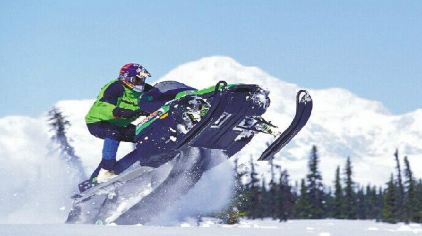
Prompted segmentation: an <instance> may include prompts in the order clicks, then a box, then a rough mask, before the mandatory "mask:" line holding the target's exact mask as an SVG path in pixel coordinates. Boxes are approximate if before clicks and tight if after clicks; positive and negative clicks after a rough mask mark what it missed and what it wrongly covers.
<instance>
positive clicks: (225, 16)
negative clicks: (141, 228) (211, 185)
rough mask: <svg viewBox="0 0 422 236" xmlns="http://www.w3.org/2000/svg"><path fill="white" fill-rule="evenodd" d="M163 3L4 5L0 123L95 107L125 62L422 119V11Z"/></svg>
mask: <svg viewBox="0 0 422 236" xmlns="http://www.w3.org/2000/svg"><path fill="white" fill-rule="evenodd" d="M157 2H158V1H124V0H123V1H81V0H73V1H1V2H0V92H1V95H0V107H1V109H0V117H1V116H6V115H32V116H34V115H39V114H41V113H42V112H45V111H46V110H48V109H49V107H51V106H52V105H53V104H54V103H55V102H56V101H58V100H63V99H86V98H95V97H96V96H97V93H98V91H99V88H100V87H101V86H102V85H103V84H105V83H106V82H108V81H109V80H111V79H113V78H115V77H116V75H117V72H118V70H119V68H120V66H121V65H122V64H124V63H127V62H139V63H141V64H144V65H145V66H146V67H147V68H148V69H149V71H150V72H151V73H152V74H153V76H154V77H155V78H159V77H160V76H162V75H164V74H165V73H166V72H168V71H169V70H170V69H172V68H174V67H175V66H177V65H179V64H182V63H185V62H188V61H192V60H197V59H199V58H202V57H206V56H213V55H224V56H230V57H233V58H234V59H236V60H237V61H239V62H240V63H242V64H244V65H253V66H258V67H260V68H262V69H263V70H265V71H267V72H268V73H270V74H272V75H274V76H276V77H278V78H281V79H283V80H285V81H288V82H292V83H296V84H298V85H300V86H303V87H309V88H329V87H342V88H346V89H348V90H351V91H352V92H353V93H355V94H357V95H359V96H361V97H364V98H368V99H373V100H378V101H381V102H382V103H384V105H385V106H386V107H387V108H388V109H389V110H390V111H391V112H393V113H395V114H399V113H403V112H409V111H413V110H415V109H417V108H422V93H421V91H422V14H421V13H422V2H421V1H381V0H380V1H247V0H246V1H245V0H244V1H222V0H221V1H220V0H217V1H162V2H160V3H157ZM198 79H200V78H198Z"/></svg>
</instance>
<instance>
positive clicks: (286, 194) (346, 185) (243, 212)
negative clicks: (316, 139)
mask: <svg viewBox="0 0 422 236" xmlns="http://www.w3.org/2000/svg"><path fill="white" fill-rule="evenodd" d="M394 157H395V161H396V171H395V173H394V174H392V175H391V177H390V180H389V181H388V182H387V184H386V186H385V187H381V186H379V187H377V186H372V185H367V186H363V185H359V184H358V183H356V182H355V181H354V180H353V165H352V161H351V160H350V158H347V160H346V163H345V165H344V168H343V169H341V168H340V166H338V167H337V168H336V170H335V173H333V174H335V181H334V183H333V186H332V187H331V186H325V185H324V184H323V181H322V175H321V171H320V170H319V165H318V164H319V154H318V151H317V147H316V146H313V147H312V150H311V153H310V157H309V162H308V173H307V175H306V177H305V178H303V179H301V181H300V183H296V184H295V185H294V186H293V185H291V184H290V181H289V174H288V172H287V170H283V169H282V168H281V167H280V166H278V165H274V164H273V163H272V162H270V165H271V175H270V176H271V177H270V179H269V180H268V181H266V180H265V178H259V177H258V176H259V173H258V172H257V170H256V169H257V168H256V163H255V162H254V161H253V160H252V158H251V162H250V168H249V170H247V171H244V170H240V169H239V165H238V163H237V161H235V169H234V171H235V175H236V193H235V195H234V199H233V202H232V204H231V207H230V210H229V213H227V215H230V216H229V219H230V222H233V223H234V222H235V221H236V220H235V219H236V217H238V216H244V217H248V218H252V219H255V218H266V217H271V218H273V219H279V220H280V221H287V220H288V219H323V218H335V219H375V220H377V221H384V222H389V223H396V222H419V223H421V222H422V179H419V180H416V179H415V177H414V176H413V172H412V170H411V168H410V163H409V160H408V158H407V157H404V159H403V163H404V169H403V170H402V168H401V162H400V158H399V154H398V151H396V153H395V154H394ZM276 176H277V177H276ZM245 177H247V179H248V181H245Z"/></svg>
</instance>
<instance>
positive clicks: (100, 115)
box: [85, 80, 142, 127]
mask: <svg viewBox="0 0 422 236" xmlns="http://www.w3.org/2000/svg"><path fill="white" fill-rule="evenodd" d="M115 83H119V84H115ZM111 85H113V86H114V87H116V86H120V85H121V86H122V87H123V89H124V90H123V92H122V95H121V94H120V92H119V93H116V92H113V91H111V92H110V90H108V92H107V94H108V95H107V96H108V97H107V99H109V98H110V97H113V96H114V94H118V95H116V96H115V97H113V102H110V101H108V100H107V99H105V96H104V93H105V92H106V90H107V89H108V88H109V87H110V86H111ZM118 88H120V87H118ZM110 94H111V95H110ZM141 96H142V93H141V92H136V91H134V90H132V89H130V88H128V87H127V86H125V85H124V84H122V83H121V82H120V81H118V80H113V81H111V82H109V83H108V84H106V85H105V86H104V87H103V88H101V91H100V94H99V95H98V97H97V99H96V101H95V102H94V104H93V105H92V107H91V109H90V110H89V112H88V114H87V115H86V116H85V122H86V123H87V124H91V123H95V122H100V121H106V122H110V123H112V124H115V125H118V126H121V127H126V126H128V125H129V124H130V123H131V122H133V121H134V120H136V118H137V117H132V118H121V117H120V118H119V117H115V116H114V115H113V110H114V109H115V108H116V107H119V108H123V109H128V110H132V111H135V110H138V109H139V99H140V97H141ZM113 103H115V104H113Z"/></svg>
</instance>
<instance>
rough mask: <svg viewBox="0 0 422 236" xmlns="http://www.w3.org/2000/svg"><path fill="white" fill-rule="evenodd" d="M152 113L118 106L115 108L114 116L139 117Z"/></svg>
mask: <svg viewBox="0 0 422 236" xmlns="http://www.w3.org/2000/svg"><path fill="white" fill-rule="evenodd" d="M149 114H150V113H148V112H146V111H142V110H141V109H138V110H129V109H124V108H120V107H116V108H114V110H113V116H115V117H117V118H137V117H139V116H148V115H149Z"/></svg>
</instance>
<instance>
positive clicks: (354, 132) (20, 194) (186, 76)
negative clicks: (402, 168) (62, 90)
mask: <svg viewBox="0 0 422 236" xmlns="http://www.w3.org/2000/svg"><path fill="white" fill-rule="evenodd" d="M160 80H177V81H180V82H183V83H186V84H188V85H190V86H193V87H196V88H203V87H208V86H211V85H214V84H216V83H217V82H218V81H220V80H226V81H227V82H229V83H254V84H259V85H261V86H263V87H264V88H267V89H268V90H270V91H271V92H270V98H271V106H270V108H269V110H268V112H267V113H266V114H265V115H264V116H265V117H266V118H267V119H269V120H271V121H273V123H275V124H277V125H279V126H280V127H287V126H288V125H289V123H290V121H291V119H292V118H293V115H294V112H295V95H296V91H297V90H299V89H301V87H299V86H298V85H295V84H292V83H287V82H284V81H282V80H280V79H278V78H275V77H273V76H271V75H268V74H267V73H265V72H264V71H262V70H260V69H259V68H256V67H249V66H244V65H241V64H239V63H238V62H236V61H235V60H233V59H231V58H228V57H207V58H203V59H200V60H198V61H194V62H190V63H186V64H183V65H181V66H179V67H177V68H175V69H174V70H172V71H170V72H169V73H167V74H166V75H165V76H163V77H162V78H160ZM106 82H107V81H104V83H106ZM101 86H102V85H100V84H99V85H98V88H100V87H101ZM308 90H309V91H310V94H311V96H312V97H313V100H314V110H313V113H312V116H311V118H310V121H309V123H308V125H307V126H306V127H305V128H304V129H303V130H302V131H301V132H300V133H299V134H298V135H297V137H296V138H295V139H293V141H292V142H291V143H290V144H288V145H287V146H286V147H285V149H283V150H282V151H281V152H280V153H279V155H278V157H277V161H278V163H279V164H281V165H282V166H283V168H286V169H288V170H289V173H290V174H291V176H292V178H293V179H294V180H297V179H299V178H302V177H304V175H305V173H306V171H307V160H308V155H309V151H310V149H311V147H312V145H314V144H315V145H317V146H318V148H319V153H320V156H321V161H320V164H321V169H322V173H323V178H324V181H325V182H326V183H331V181H332V179H333V177H334V170H335V168H336V166H337V165H340V166H344V164H345V159H346V157H347V156H350V157H351V158H352V161H353V164H354V171H355V174H354V177H355V179H356V181H358V182H360V183H362V184H366V183H368V182H370V183H373V184H383V183H384V182H385V181H387V180H388V177H389V175H390V173H391V172H392V171H393V168H394V161H393V153H394V151H395V149H396V148H399V150H400V153H401V154H402V155H407V156H408V157H409V160H410V162H411V164H412V168H413V170H414V172H415V175H416V176H417V177H422V174H421V173H422V142H420V141H421V140H422V109H418V110H416V111H414V112H412V113H407V114H403V115H392V114H390V113H389V112H388V110H387V109H385V108H384V107H383V105H382V104H381V103H379V102H375V101H370V100H366V99H363V98H360V97H358V96H356V95H354V94H352V93H351V92H349V91H347V90H344V89H339V88H331V89H322V90H315V89H308ZM94 96H96V94H95V95H93V97H94ZM92 102H93V100H73V101H59V102H58V103H57V104H56V106H57V107H59V109H60V110H61V111H63V113H64V115H65V116H67V118H68V120H69V121H70V122H71V124H72V126H71V127H70V129H69V131H68V136H69V137H70V138H71V140H70V142H71V144H72V145H73V146H74V148H75V151H76V154H77V155H78V156H80V157H81V158H82V161H83V165H84V167H85V168H86V170H87V172H88V173H89V172H90V171H92V170H93V169H94V168H95V166H96V165H97V164H98V162H99V160H100V155H101V148H102V147H101V145H102V143H101V140H99V139H97V138H95V137H93V136H91V135H90V134H89V133H88V131H87V129H86V127H85V123H84V119H83V118H84V116H85V114H86V112H87V111H88V109H89V107H90V105H91V104H92ZM46 123H47V117H46V115H45V114H44V115H41V116H40V117H37V118H30V117H18V116H13V117H12V116H10V117H4V118H0V182H1V184H0V186H1V190H2V191H1V192H2V194H1V195H0V212H2V214H0V221H1V222H6V223H7V222H9V221H10V222H14V218H13V216H14V215H16V216H21V215H22V211H24V210H25V208H31V207H32V208H31V209H33V208H34V207H39V208H41V207H45V205H44V204H43V202H40V201H39V200H38V199H39V198H38V197H39V196H40V195H42V194H47V195H48V194H49V192H57V189H60V190H59V191H62V192H63V194H60V196H57V195H54V194H52V197H51V199H48V198H47V199H46V198H45V197H44V198H43V199H44V200H43V201H50V202H53V204H51V203H50V204H49V205H50V206H51V207H52V208H54V210H57V211H59V213H57V214H59V215H60V214H62V215H63V216H64V215H66V214H67V210H66V208H67V207H68V206H69V202H68V201H67V202H65V201H64V200H63V199H62V198H63V197H64V196H65V195H66V194H67V195H66V196H68V192H69V191H70V190H69V189H70V187H69V186H71V185H73V184H74V183H70V182H69V180H67V178H66V173H65V172H63V171H61V168H63V166H62V165H63V163H61V162H60V161H58V159H57V157H55V156H54V155H52V154H51V152H50V148H49V143H50V140H49V137H50V136H51V133H49V128H48V126H47V124H46ZM271 139H272V138H271V137H267V136H265V135H258V136H257V137H256V138H255V139H254V140H253V141H252V142H251V143H250V144H249V145H248V146H247V147H246V148H245V149H244V150H242V151H241V152H240V153H239V154H238V157H240V159H241V162H244V163H245V164H246V163H248V162H249V160H250V157H252V158H254V159H257V158H258V157H259V155H260V153H261V152H262V151H263V150H264V148H265V143H266V142H267V141H270V140H271ZM130 148H131V145H130V144H124V145H122V147H121V148H120V149H119V153H118V156H120V157H121V156H123V155H124V154H125V153H127V152H128V151H129V150H130ZM261 168H262V169H265V168H266V166H265V164H261ZM28 186H30V188H28ZM3 193H7V194H3ZM62 195H63V196H62ZM53 196H54V197H53ZM13 201H15V202H16V201H17V202H20V203H25V204H27V206H22V204H20V205H19V207H21V209H19V210H16V209H14V207H16V206H17V205H8V204H7V203H8V202H13ZM37 204H38V205H37ZM29 205H31V206H29ZM41 212H42V211H41ZM8 213H10V214H8ZM5 215H7V218H2V217H3V216H5ZM40 216H42V214H41V215H40ZM39 218H40V219H42V217H39Z"/></svg>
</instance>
